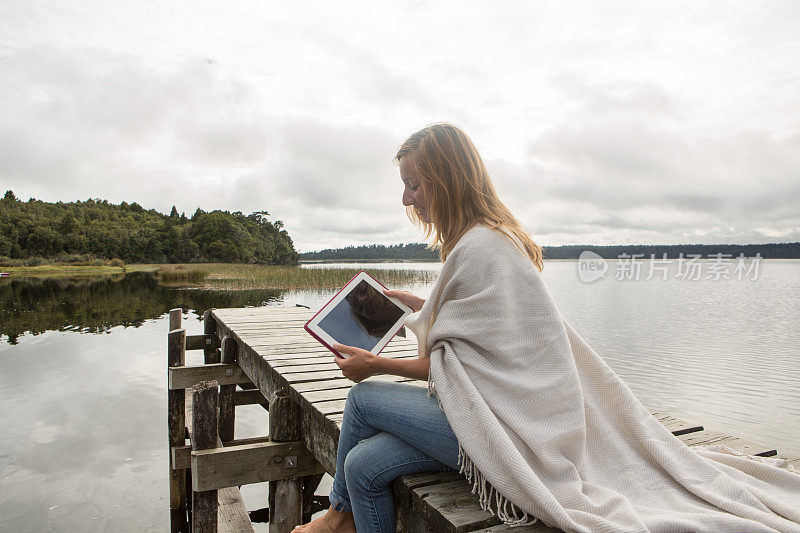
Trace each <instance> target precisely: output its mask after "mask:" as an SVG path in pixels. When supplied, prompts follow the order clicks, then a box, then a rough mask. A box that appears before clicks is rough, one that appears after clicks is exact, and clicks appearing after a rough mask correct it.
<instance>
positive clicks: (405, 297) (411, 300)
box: [383, 289, 425, 313]
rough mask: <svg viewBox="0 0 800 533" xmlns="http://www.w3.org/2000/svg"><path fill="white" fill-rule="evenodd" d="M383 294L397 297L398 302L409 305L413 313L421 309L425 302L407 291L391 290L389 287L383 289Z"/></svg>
mask: <svg viewBox="0 0 800 533" xmlns="http://www.w3.org/2000/svg"><path fill="white" fill-rule="evenodd" d="M383 294H385V295H386V296H388V297H389V298H397V299H398V300H400V302H402V303H404V304H406V305H407V306H409V307H410V308H411V309H412V310H413V311H414V312H415V313H416V312H417V311H419V310H420V309H422V306H423V305H424V304H425V300H424V299H422V298H420V297H419V296H416V295H414V294H411V293H410V292H408V291H393V290H390V289H384V290H383Z"/></svg>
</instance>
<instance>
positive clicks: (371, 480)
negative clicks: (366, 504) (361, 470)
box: [367, 459, 436, 526]
mask: <svg viewBox="0 0 800 533" xmlns="http://www.w3.org/2000/svg"><path fill="white" fill-rule="evenodd" d="M428 461H436V459H424V460H422V461H407V462H405V463H400V464H396V465H392V466H391V467H390V468H385V469H383V470H381V471H380V472H378V473H377V474H375V475H374V476H372V478H371V479H370V480H369V483H367V489H370V490H369V493H368V494H369V499H370V503H371V504H372V505H370V507H371V508H372V513H373V518H374V519H375V523H376V524H378V526H380V520H378V510H377V506H376V505H375V499H374V498H373V497H372V490H371V489H372V482H373V481H375V478H377V477H378V476H380V475H381V474H383V473H385V472H388V471H389V470H391V469H392V468H397V467H399V466H405V465H413V464H416V463H426V462H428Z"/></svg>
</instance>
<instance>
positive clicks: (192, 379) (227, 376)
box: [169, 363, 250, 390]
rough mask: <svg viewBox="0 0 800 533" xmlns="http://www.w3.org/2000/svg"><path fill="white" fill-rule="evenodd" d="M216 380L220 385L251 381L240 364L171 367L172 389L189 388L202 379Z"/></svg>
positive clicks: (170, 380) (170, 386)
mask: <svg viewBox="0 0 800 533" xmlns="http://www.w3.org/2000/svg"><path fill="white" fill-rule="evenodd" d="M212 380H213V381H216V382H217V383H219V384H220V385H236V384H237V383H250V379H249V378H248V377H247V376H245V375H244V372H242V369H241V368H239V366H238V365H226V364H224V363H214V364H210V365H198V366H176V367H170V369H169V388H170V390H179V389H189V388H191V387H193V386H194V385H197V384H198V383H200V382H201V381H212Z"/></svg>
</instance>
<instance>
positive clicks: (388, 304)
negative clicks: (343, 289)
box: [318, 280, 403, 351]
mask: <svg viewBox="0 0 800 533" xmlns="http://www.w3.org/2000/svg"><path fill="white" fill-rule="evenodd" d="M402 316H403V310H402V309H400V308H399V307H397V306H396V305H395V304H394V303H392V301H391V300H389V299H388V298H387V297H386V296H385V295H383V294H381V293H380V292H378V290H376V289H375V287H373V286H372V285H370V284H369V283H367V282H366V281H364V280H361V281H360V282H359V283H358V284H357V285H356V286H355V287H354V288H353V290H351V291H350V292H349V293H348V294H347V295H346V296H345V297H344V298H343V299H342V300H341V301H340V302H339V303H338V304H336V306H335V307H334V308H333V309H331V311H330V312H329V313H328V314H327V315H326V316H325V317H324V318H323V319H322V320H320V321H319V324H318V327H319V328H320V329H322V330H324V331H325V332H326V333H327V334H328V335H330V336H331V337H332V338H334V339H336V341H337V342H339V343H340V344H346V345H348V346H356V347H358V348H362V349H364V350H367V351H371V350H372V349H373V348H375V346H376V345H377V344H378V342H380V340H381V339H382V338H383V337H384V335H386V333H387V332H388V331H389V329H390V328H391V327H392V326H393V325H394V324H395V323H396V322H397V321H398V320H399V319H400V317H402Z"/></svg>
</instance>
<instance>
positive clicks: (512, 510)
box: [428, 378, 538, 527]
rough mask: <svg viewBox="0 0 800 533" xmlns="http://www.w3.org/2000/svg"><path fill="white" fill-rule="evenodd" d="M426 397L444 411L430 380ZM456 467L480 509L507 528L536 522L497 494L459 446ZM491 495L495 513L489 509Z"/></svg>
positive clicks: (535, 519)
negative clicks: (436, 401)
mask: <svg viewBox="0 0 800 533" xmlns="http://www.w3.org/2000/svg"><path fill="white" fill-rule="evenodd" d="M428 396H434V397H435V398H436V399H437V400H438V402H439V409H441V410H442V411H444V408H443V407H442V400H441V399H440V398H439V396H438V395H437V394H436V384H435V383H434V382H433V380H432V379H430V378H429V379H428ZM458 466H459V470H458V473H459V474H462V475H463V476H464V477H465V478H466V479H467V482H468V483H471V484H472V494H477V495H478V501H479V502H480V504H481V509H483V510H484V511H488V512H490V513H491V514H493V515H495V516H496V517H497V518H499V519H500V520H502V521H503V523H504V524H505V525H507V526H509V527H519V526H529V525H531V524H535V523H536V522H538V519H537V518H536V517H535V516H531V515H529V514H528V513H527V512H526V511H523V510H522V509H520V508H519V507H517V506H516V505H514V504H513V503H512V502H511V501H510V500H508V499H507V498H506V497H505V496H503V495H502V494H500V493H499V492H497V489H495V488H494V487H493V486H492V484H491V483H489V481H488V480H487V479H486V476H484V475H483V474H482V473H481V472H480V470H478V468H477V467H476V466H475V463H473V462H472V460H471V459H470V458H469V457H468V456H467V452H465V451H464V449H463V448H462V447H461V445H460V444H459V445H458ZM493 495H494V499H495V507H496V509H497V510H496V511H495V509H492V507H491V502H492V496H493Z"/></svg>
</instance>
